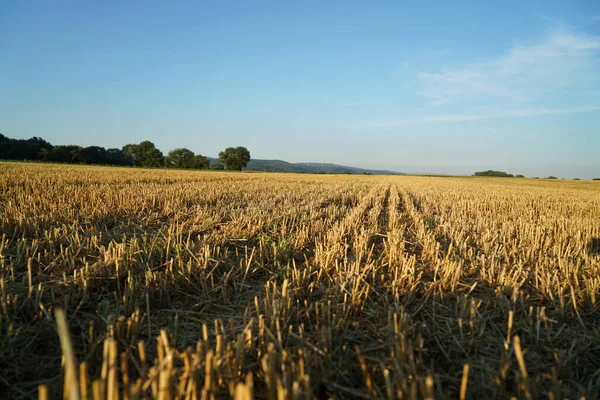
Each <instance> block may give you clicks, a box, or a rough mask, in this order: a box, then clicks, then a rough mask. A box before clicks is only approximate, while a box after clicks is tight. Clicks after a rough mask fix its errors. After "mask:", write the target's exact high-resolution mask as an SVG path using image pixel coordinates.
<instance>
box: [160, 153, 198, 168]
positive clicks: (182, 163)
mask: <svg viewBox="0 0 600 400" xmlns="http://www.w3.org/2000/svg"><path fill="white" fill-rule="evenodd" d="M193 163H194V152H193V151H191V150H188V149H183V148H180V149H173V150H171V151H170V152H169V155H168V156H167V158H166V159H165V164H166V165H167V166H168V167H172V168H193Z"/></svg>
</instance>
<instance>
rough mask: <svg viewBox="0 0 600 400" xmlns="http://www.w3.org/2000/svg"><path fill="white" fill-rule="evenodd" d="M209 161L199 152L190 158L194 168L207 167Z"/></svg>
mask: <svg viewBox="0 0 600 400" xmlns="http://www.w3.org/2000/svg"><path fill="white" fill-rule="evenodd" d="M209 167H210V162H209V161H208V160H207V159H206V157H204V156H203V155H201V154H196V155H195V156H194V159H193V160H192V168H194V169H208V168H209Z"/></svg>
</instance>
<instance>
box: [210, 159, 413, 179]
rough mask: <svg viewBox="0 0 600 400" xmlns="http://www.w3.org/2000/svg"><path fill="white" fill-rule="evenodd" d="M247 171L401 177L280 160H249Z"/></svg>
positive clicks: (349, 168)
mask: <svg viewBox="0 0 600 400" xmlns="http://www.w3.org/2000/svg"><path fill="white" fill-rule="evenodd" d="M207 159H208V160H209V161H210V164H211V165H213V164H217V163H219V160H218V159H216V158H212V157H207ZM246 169H247V170H253V171H268V172H297V173H305V174H372V175H403V174H402V173H401V172H396V171H388V170H375V169H364V168H356V167H348V166H346V165H337V164H330V163H310V162H309V163H289V162H287V161H282V160H260V159H251V160H250V162H249V163H248V167H246Z"/></svg>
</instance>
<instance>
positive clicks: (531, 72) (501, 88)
mask: <svg viewBox="0 0 600 400" xmlns="http://www.w3.org/2000/svg"><path fill="white" fill-rule="evenodd" d="M418 77H419V78H420V80H421V83H422V85H423V86H422V89H421V90H420V91H419V94H421V95H423V96H426V97H428V98H430V99H431V100H432V102H433V104H437V105H440V104H446V103H456V102H460V101H462V100H467V101H472V100H477V99H488V100H509V101H535V100H538V99H540V98H541V97H543V96H544V95H545V94H547V93H556V92H559V91H561V90H565V89H569V90H574V89H578V88H588V89H589V87H590V85H598V84H599V83H600V36H594V35H586V34H582V33H573V32H571V31H569V30H567V29H564V28H558V29H555V30H554V31H553V32H551V33H550V34H549V35H548V36H547V37H546V38H545V40H544V41H543V42H542V43H538V44H535V45H519V46H515V47H513V48H512V49H510V50H509V51H508V52H507V53H506V54H504V55H502V56H499V57H495V58H493V59H489V60H484V61H481V62H478V63H472V64H466V65H462V66H457V67H453V68H445V69H442V70H441V71H437V72H431V71H427V72H421V73H419V75H418Z"/></svg>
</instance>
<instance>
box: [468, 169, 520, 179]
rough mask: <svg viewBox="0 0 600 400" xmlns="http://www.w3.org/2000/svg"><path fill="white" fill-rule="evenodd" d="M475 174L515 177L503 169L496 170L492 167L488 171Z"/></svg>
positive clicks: (475, 174)
mask: <svg viewBox="0 0 600 400" xmlns="http://www.w3.org/2000/svg"><path fill="white" fill-rule="evenodd" d="M473 176H495V177H499V178H514V175H512V174H508V173H506V172H503V171H494V170H491V169H490V170H487V171H481V172H475V173H474V174H473Z"/></svg>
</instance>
